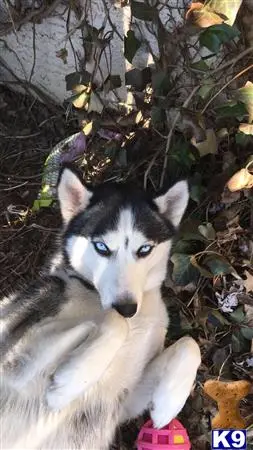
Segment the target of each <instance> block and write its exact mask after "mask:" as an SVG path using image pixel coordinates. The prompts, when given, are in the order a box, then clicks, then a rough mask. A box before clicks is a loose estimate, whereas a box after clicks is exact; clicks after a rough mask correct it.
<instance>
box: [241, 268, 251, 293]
mask: <svg viewBox="0 0 253 450" xmlns="http://www.w3.org/2000/svg"><path fill="white" fill-rule="evenodd" d="M244 273H245V275H246V280H243V285H244V287H245V289H246V292H251V291H252V292H253V275H252V274H251V273H249V272H248V271H247V270H245V272H244Z"/></svg>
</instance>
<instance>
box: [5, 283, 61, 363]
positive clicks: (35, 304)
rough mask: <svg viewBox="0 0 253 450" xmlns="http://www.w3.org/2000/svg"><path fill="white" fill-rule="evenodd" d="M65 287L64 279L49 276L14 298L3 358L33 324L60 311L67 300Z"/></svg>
mask: <svg viewBox="0 0 253 450" xmlns="http://www.w3.org/2000/svg"><path fill="white" fill-rule="evenodd" d="M64 288H65V283H64V282H63V280H61V279H60V278H57V277H55V276H54V277H51V276H47V277H43V278H41V279H39V280H37V281H34V282H33V283H31V284H30V285H29V286H28V287H27V288H26V289H24V290H23V291H20V292H19V293H18V294H17V295H16V296H15V297H14V298H13V302H11V304H13V307H12V308H11V309H10V311H9V313H8V314H7V316H6V317H8V319H9V320H10V323H9V326H8V334H7V342H6V345H5V344H4V343H3V345H2V346H1V358H2V357H3V356H4V354H5V353H6V352H7V351H8V352H9V351H10V350H11V349H14V348H15V345H16V344H17V343H18V342H19V339H20V337H21V336H23V335H24V334H25V333H26V332H27V331H28V330H29V329H30V327H31V326H32V325H34V324H36V323H38V322H40V321H41V320H43V319H45V318H47V317H53V316H55V315H56V314H57V313H58V311H59V310H60V307H62V305H63V304H64V301H65V297H64ZM66 300H67V299H66ZM2 362H3V361H2Z"/></svg>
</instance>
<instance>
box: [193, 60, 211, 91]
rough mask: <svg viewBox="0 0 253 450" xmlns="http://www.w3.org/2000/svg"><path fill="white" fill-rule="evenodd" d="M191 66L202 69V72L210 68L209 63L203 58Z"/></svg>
mask: <svg viewBox="0 0 253 450" xmlns="http://www.w3.org/2000/svg"><path fill="white" fill-rule="evenodd" d="M190 67H191V68H192V69H197V70H201V71H202V72H206V71H207V70H209V66H208V65H207V63H206V62H205V61H204V60H203V59H200V60H199V61H196V62H194V63H192V64H191V65H190ZM198 92H199V91H198Z"/></svg>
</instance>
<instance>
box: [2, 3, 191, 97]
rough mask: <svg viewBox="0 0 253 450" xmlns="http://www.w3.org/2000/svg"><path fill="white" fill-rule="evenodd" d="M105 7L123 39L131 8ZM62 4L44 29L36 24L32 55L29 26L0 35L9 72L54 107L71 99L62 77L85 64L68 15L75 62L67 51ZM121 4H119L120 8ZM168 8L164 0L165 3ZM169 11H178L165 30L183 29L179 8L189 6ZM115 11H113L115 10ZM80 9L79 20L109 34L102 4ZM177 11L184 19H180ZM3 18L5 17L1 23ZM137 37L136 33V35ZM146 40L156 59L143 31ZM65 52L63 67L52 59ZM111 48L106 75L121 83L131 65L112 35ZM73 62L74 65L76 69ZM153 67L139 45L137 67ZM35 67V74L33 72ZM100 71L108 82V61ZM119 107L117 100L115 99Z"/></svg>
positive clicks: (151, 40)
mask: <svg viewBox="0 0 253 450" xmlns="http://www.w3.org/2000/svg"><path fill="white" fill-rule="evenodd" d="M105 1H106V4H107V7H108V9H109V12H110V18H111V21H112V22H113V24H114V25H115V27H116V28H117V31H118V33H119V34H120V35H121V36H122V38H123V37H124V35H125V34H126V32H127V30H128V29H129V26H130V16H131V15H130V8H129V7H128V6H126V7H123V8H122V7H119V6H118V7H117V4H116V3H115V1H114V0H105ZM66 3H67V4H68V3H69V2H65V4H64V3H62V4H60V5H59V6H58V8H57V9H56V10H55V11H54V12H53V14H52V15H51V16H50V17H48V18H46V19H44V20H43V21H42V23H40V24H35V27H34V29H35V49H36V51H35V53H34V29H33V25H32V24H31V23H27V24H26V25H24V26H22V27H21V29H20V30H18V31H16V30H14V31H13V32H11V33H9V34H7V35H3V34H2V35H1V29H0V56H1V58H2V59H3V60H4V61H5V63H7V65H8V66H9V67H10V68H11V69H12V71H13V72H14V73H15V74H16V75H17V76H18V77H19V78H21V79H23V80H30V77H31V73H32V72H33V73H32V78H31V81H32V83H34V84H35V85H37V86H38V87H40V88H41V89H42V90H44V91H45V92H46V93H48V94H49V95H50V96H51V97H52V98H54V99H55V100H56V101H57V102H62V101H63V100H64V99H65V98H66V97H68V96H69V95H70V94H69V93H67V92H66V85H65V75H67V74H69V73H71V72H74V71H76V70H77V69H78V68H79V61H78V60H79V59H80V60H83V58H84V57H85V56H84V49H83V45H82V39H81V37H82V34H81V30H80V29H75V27H76V25H77V24H78V23H79V22H78V21H77V19H76V17H75V15H74V13H72V14H71V19H70V25H69V31H70V32H71V40H72V43H73V47H74V52H75V54H76V60H77V61H75V58H74V52H73V49H72V48H71V45H70V41H69V39H67V35H68V32H67V24H66V21H67V15H68V8H66ZM118 3H119V2H118ZM165 3H166V0H165ZM168 3H169V4H170V5H171V6H173V7H176V6H179V7H181V8H182V9H181V10H178V9H176V8H175V9H172V12H173V17H174V20H172V21H170V22H169V23H168V25H167V26H168V27H169V28H170V29H173V27H175V26H176V25H178V24H179V23H182V15H183V6H184V3H187V0H170V1H169V2H168ZM188 3H189V2H188ZM115 5H116V6H115ZM82 6H83V13H82V14H83V16H85V10H86V17H87V20H88V22H89V23H90V24H93V26H95V27H96V28H99V27H101V26H102V24H103V23H105V25H106V28H105V32H106V31H107V30H110V29H111V26H110V24H109V22H108V20H105V17H106V16H105V11H106V10H105V8H104V3H103V0H82ZM0 8H1V9H0V11H1V10H2V13H1V16H2V17H1V22H2V21H3V19H5V20H6V18H8V20H9V15H8V11H6V2H5V1H4V0H0ZM179 11H181V13H182V15H181V16H180V14H179ZM4 15H5V17H4ZM161 17H162V20H163V21H166V20H167V14H166V11H165V10H164V11H163V13H162V14H161ZM138 22H139V26H140V27H142V29H143V27H144V22H142V21H138ZM136 33H137V34H138V33H139V30H138V29H136ZM144 36H145V38H146V39H147V40H148V42H149V44H150V45H151V48H152V49H153V52H154V53H156V54H157V53H158V49H157V43H156V39H155V38H154V37H153V36H152V35H151V34H150V33H148V32H147V30H144ZM62 48H66V49H67V52H68V56H67V62H66V64H64V62H63V61H62V60H61V59H60V58H59V57H57V56H56V53H57V52H58V51H59V50H60V49H62ZM110 48H111V68H110V69H109V70H110V72H111V73H112V74H119V75H120V76H121V79H122V81H123V80H124V74H125V71H126V69H129V68H130V67H131V65H130V64H128V63H126V60H125V58H124V55H123V42H122V40H121V39H120V38H119V37H118V36H117V34H116V33H114V37H113V39H112V41H111V44H110ZM106 53H107V55H108V57H110V52H109V51H108V50H107V52H106ZM76 62H77V65H76ZM147 62H148V63H152V57H151V55H150V53H149V51H148V49H147V48H146V46H145V45H142V47H141V49H140V50H139V51H138V54H137V55H136V57H135V58H134V61H133V63H134V66H135V67H139V68H141V67H146V64H147ZM33 65H34V69H33V70H32V68H33ZM93 68H94V63H92V64H88V65H87V70H89V71H92V69H93ZM100 68H101V70H102V73H103V76H104V77H106V76H107V74H108V68H107V65H106V60H105V58H104V57H102V58H101V62H100ZM6 78H7V79H10V78H11V77H10V75H9V74H8V73H7V72H5V71H3V70H1V65H0V79H1V80H3V79H6ZM100 78H101V77H100V76H99V73H98V72H97V75H96V79H97V80H99V79H100ZM118 94H119V95H120V97H121V99H123V100H124V99H125V98H126V89H125V88H124V87H123V88H121V89H119V90H118ZM116 102H118V99H116Z"/></svg>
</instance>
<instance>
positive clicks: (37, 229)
mask: <svg viewBox="0 0 253 450" xmlns="http://www.w3.org/2000/svg"><path fill="white" fill-rule="evenodd" d="M76 131H79V124H78V121H77V119H76V117H75V115H72V114H68V115H66V112H65V110H64V109H63V108H60V107H57V106H55V105H52V104H47V105H42V104H41V103H39V102H38V101H37V100H35V99H34V98H32V97H31V96H29V95H22V94H16V93H13V92H11V91H10V90H9V89H8V88H7V87H5V86H0V268H1V269H0V286H1V288H0V289H1V293H2V294H9V293H10V292H12V291H13V290H14V289H17V288H18V287H19V286H21V285H23V284H24V283H26V282H28V281H29V280H31V279H34V278H35V277H36V276H37V274H38V273H39V271H40V270H41V267H42V265H43V263H44V262H45V261H46V258H47V256H48V255H49V254H50V252H51V248H52V245H53V242H54V239H55V237H56V234H57V232H58V229H59V227H60V224H61V219H60V215H59V211H58V209H57V208H55V207H53V208H45V209H41V210H40V211H39V212H38V213H37V214H33V213H32V212H31V206H32V204H33V201H34V200H35V199H36V197H37V194H38V191H39V189H40V186H41V178H42V170H43V164H44V162H45V159H46V157H47V156H48V154H49V152H50V150H51V149H52V147H53V146H54V145H55V144H56V143H57V142H59V141H60V140H62V139H63V138H64V137H67V136H69V135H70V134H72V133H74V132H76ZM143 139H144V141H143V142H144V144H145V142H146V141H147V137H145V133H144V134H143ZM154 141H155V138H154V137H153V142H152V144H154ZM156 145H159V140H157V142H156ZM230 151H231V149H230ZM247 153H250V150H245V153H244V155H243V158H244V159H245V156H246V155H247ZM234 154H235V158H237V162H238V161H240V155H239V156H238V154H236V151H235V152H234ZM148 155H149V153H148ZM138 158H139V159H138V161H137V160H136V156H135V154H133V155H132V160H131V166H129V167H125V168H124V176H123V178H124V177H125V178H126V177H127V178H130V179H131V178H132V179H135V181H137V182H140V180H141V181H142V180H143V174H144V172H145V169H146V168H147V165H148V163H149V161H150V156H149V161H146V160H145V158H144V157H143V155H142V153H141V152H140V153H139V154H138ZM87 159H88V168H89V167H91V166H92V164H93V165H94V156H93V157H90V159H89V157H87ZM98 159H99V156H96V158H95V161H96V164H97V162H98ZM146 159H147V153H146ZM222 161H224V153H223V160H222ZM205 164H206V168H207V169H206V172H208V168H210V167H212V164H214V161H213V157H211V158H209V159H207V160H206V163H205ZM133 167H134V170H132V168H133ZM213 167H215V175H216V176H215V177H214V176H209V179H208V177H207V179H208V183H209V184H208V186H209V187H210V186H216V190H215V189H213V190H212V192H213V197H212V199H211V200H210V199H209V200H210V201H212V202H213V203H215V201H216V204H217V198H218V188H217V186H221V185H222V184H224V183H223V181H224V172H223V168H222V162H221V157H219V156H218V157H217V158H216V161H215V164H214V165H213ZM88 168H87V167H86V171H87V170H88ZM115 170H116V172H117V169H115ZM159 170H160V166H159V164H158V165H157V166H156V167H154V169H153V174H154V177H155V174H156V172H157V171H159ZM114 172H115V171H114ZM203 173H204V170H203ZM111 175H112V169H110V170H109V171H108V174H107V176H108V177H110V176H111ZM117 176H118V172H117ZM102 178H103V177H102ZM97 181H99V179H98V180H97ZM231 202H232V201H231ZM245 202H247V198H246V199H242V198H241V199H240V201H239V204H243V205H244V204H245ZM232 203H233V202H232ZM203 205H205V202H204V203H203ZM237 206H238V205H237ZM200 207H202V206H200ZM204 207H205V206H203V208H204ZM233 207H235V204H234V203H233ZM191 211H194V208H193V207H192V209H191ZM240 211H241V210H240ZM240 214H241V216H240V218H241V222H240V227H241V229H243V230H244V232H243V233H241V232H239V231H238V230H237V232H236V231H235V230H234V233H237V241H236V244H235V246H234V247H233V252H234V253H233V252H232V253H231V254H232V256H233V258H234V259H233V261H234V264H235V266H236V267H237V268H238V267H239V266H240V267H242V260H243V256H242V254H241V253H238V252H239V250H238V248H239V247H240V245H241V246H242V244H243V243H244V244H245V245H246V244H247V243H248V242H249V241H251V239H252V237H251V236H252V235H251V234H250V232H249V230H250V220H251V219H250V211H249V208H248V209H247V208H246V209H243V210H242V212H241V213H240ZM189 217H191V214H189V216H188V218H189ZM188 218H187V219H186V223H185V224H184V226H185V227H186V228H187V226H189V223H187V220H188ZM219 220H221V219H219ZM219 223H220V222H219ZM238 226H239V225H238ZM220 227H221V232H222V226H221V225H220ZM217 228H218V225H216V229H217ZM223 228H224V227H223ZM226 230H228V228H226V227H225V231H226ZM225 231H224V229H223V233H225ZM226 232H227V233H228V231H226ZM230 232H231V230H230V231H229V233H230ZM240 233H241V234H240ZM231 236H232V235H231V234H230V235H228V234H226V233H225V234H224V235H223V238H224V240H225V241H226V243H225V244H224V243H223V244H222V243H220V245H221V247H222V249H224V248H226V249H227V247H226V246H228V242H230V243H231V242H232V237H231ZM226 239H227V240H226ZM233 245H234V244H233ZM224 246H225V247H224ZM226 251H227V250H226ZM239 271H240V270H239ZM241 272H242V270H241ZM231 283H232V282H231V279H228V284H229V286H230V285H231ZM166 284H167V286H166V287H165V288H164V295H165V301H166V304H167V306H168V309H169V311H170V313H171V326H170V329H169V331H168V343H169V342H173V341H174V340H175V339H177V338H178V337H180V336H182V335H184V334H186V333H190V334H191V335H192V336H194V337H195V338H196V339H197V340H198V342H199V344H200V346H201V350H202V358H203V362H202V366H201V368H200V371H199V374H198V377H197V381H196V389H195V391H194V393H193V394H192V396H191V398H190V399H189V400H188V402H187V404H186V406H185V407H184V410H183V412H182V413H181V414H180V418H181V420H182V422H183V423H184V424H185V425H186V426H187V429H188V431H189V434H190V437H191V440H192V443H193V444H192V445H193V447H192V448H193V449H194V450H207V449H208V448H210V444H209V442H210V432H209V429H210V419H211V416H212V414H213V411H214V404H213V403H212V402H211V401H210V400H208V399H207V398H206V396H205V395H204V394H203V383H204V381H205V380H206V379H208V378H214V377H217V376H221V379H222V378H225V379H226V378H227V379H234V380H236V379H240V378H246V379H249V380H252V379H253V375H252V366H251V367H250V366H247V364H246V361H247V358H250V357H252V354H251V343H250V340H248V341H247V340H244V341H243V343H242V342H241V340H240V339H239V338H238V339H239V341H238V342H239V343H238V342H237V341H236V336H238V332H239V330H240V324H239V322H238V321H236V320H235V318H234V320H232V319H230V318H227V316H226V314H225V315H224V314H220V313H219V314H218V312H217V313H216V314H215V313H214V311H217V299H216V297H215V295H214V288H215V286H214V285H212V284H211V283H210V281H209V280H205V279H202V281H201V283H200V284H198V285H197V293H198V294H199V295H198V296H196V295H195V294H196V286H195V288H193V290H192V288H189V287H188V290H187V289H186V290H184V289H179V288H178V289H176V288H175V287H174V286H173V285H172V284H171V282H170V280H167V283H166ZM217 289H219V286H218V287H217ZM200 303H201V306H200ZM196 311H197V313H196ZM224 316H225V317H224ZM236 345H237V347H236ZM241 407H242V414H243V415H244V417H246V419H247V423H248V424H249V426H250V425H251V426H252V424H253V413H252V411H253V395H249V396H248V397H247V399H245V400H243V401H242V404H241ZM141 423H143V419H142V418H141V419H140V420H139V421H137V422H135V423H132V424H130V425H127V426H125V427H124V428H123V429H122V430H120V431H119V433H118V437H117V441H116V443H115V445H114V447H113V448H114V449H121V450H124V449H125V450H127V449H128V450H130V449H133V448H134V442H135V439H136V436H137V431H138V428H139V427H140V425H141ZM248 449H249V450H250V449H253V446H252V447H250V446H249V447H248Z"/></svg>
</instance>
